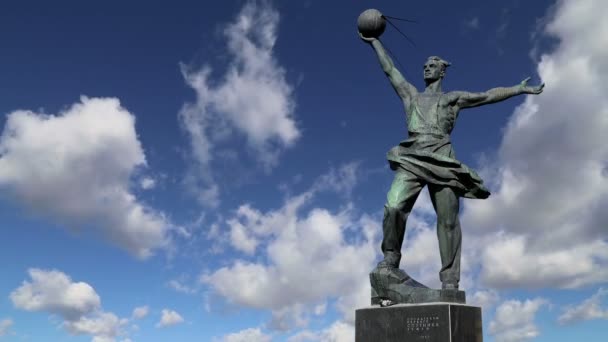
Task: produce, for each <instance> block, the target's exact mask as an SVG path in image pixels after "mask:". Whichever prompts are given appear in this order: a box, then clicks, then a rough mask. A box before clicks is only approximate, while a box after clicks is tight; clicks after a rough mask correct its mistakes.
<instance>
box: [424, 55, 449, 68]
mask: <svg viewBox="0 0 608 342" xmlns="http://www.w3.org/2000/svg"><path fill="white" fill-rule="evenodd" d="M426 61H427V62H435V63H439V65H441V70H443V71H445V70H446V69H447V68H448V67H449V66H450V65H452V63H450V62H448V61H446V60H445V59H443V58H441V57H437V56H430V57H429V58H427V60H426Z"/></svg>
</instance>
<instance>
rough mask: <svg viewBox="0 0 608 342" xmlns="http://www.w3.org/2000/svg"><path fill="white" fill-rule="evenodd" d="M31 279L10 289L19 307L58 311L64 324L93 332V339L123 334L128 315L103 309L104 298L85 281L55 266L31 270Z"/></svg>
mask: <svg viewBox="0 0 608 342" xmlns="http://www.w3.org/2000/svg"><path fill="white" fill-rule="evenodd" d="M28 273H29V275H30V278H31V282H30V281H24V282H23V284H22V285H21V286H20V287H18V288H17V289H15V290H14V291H12V292H11V294H10V299H11V301H12V302H13V305H14V306H15V307H16V308H19V309H22V310H26V311H42V312H48V313H50V314H53V315H58V316H60V317H61V318H62V319H63V323H62V326H63V327H64V328H65V329H66V330H67V331H68V332H69V333H71V334H73V335H83V334H84V335H92V336H93V341H99V342H102V341H112V342H113V341H115V338H116V337H117V336H120V335H122V334H124V332H123V327H124V326H125V325H126V324H127V323H128V320H127V319H120V318H118V317H117V316H116V315H115V314H113V313H111V312H104V311H102V310H101V299H100V298H99V295H98V294H97V292H95V290H94V289H93V287H92V286H91V285H89V284H87V283H84V282H73V281H72V279H71V278H70V277H69V276H68V275H66V274H65V273H63V272H60V271H56V270H41V269H36V268H32V269H29V270H28Z"/></svg>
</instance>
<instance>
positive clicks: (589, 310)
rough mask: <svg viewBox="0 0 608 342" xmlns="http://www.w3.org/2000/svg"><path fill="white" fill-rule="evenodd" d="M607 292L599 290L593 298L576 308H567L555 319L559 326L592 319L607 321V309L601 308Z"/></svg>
mask: <svg viewBox="0 0 608 342" xmlns="http://www.w3.org/2000/svg"><path fill="white" fill-rule="evenodd" d="M606 295H608V290H607V289H604V288H600V289H599V290H598V291H597V292H596V293H595V294H594V295H593V296H591V297H590V298H587V299H585V300H584V301H583V302H582V303H580V304H579V305H576V306H569V307H567V308H566V309H565V310H564V312H563V313H562V314H561V315H560V316H559V318H558V319H557V320H558V322H559V323H560V324H573V323H577V322H580V321H588V320H592V319H606V320H608V307H605V308H602V300H603V299H604V298H605V297H606Z"/></svg>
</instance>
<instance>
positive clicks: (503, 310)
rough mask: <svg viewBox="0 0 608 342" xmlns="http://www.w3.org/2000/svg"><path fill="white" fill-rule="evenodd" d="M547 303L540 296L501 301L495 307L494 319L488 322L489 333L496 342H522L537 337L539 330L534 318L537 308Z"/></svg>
mask: <svg viewBox="0 0 608 342" xmlns="http://www.w3.org/2000/svg"><path fill="white" fill-rule="evenodd" d="M547 304H548V303H547V301H546V300H544V299H542V298H536V299H533V300H526V301H525V302H521V301H518V300H508V301H505V302H503V303H502V304H500V305H499V306H498V308H496V314H495V315H494V319H493V320H492V321H491V322H490V326H489V329H490V334H491V335H493V336H494V337H495V340H496V342H522V341H526V340H530V339H533V338H535V337H537V336H538V335H539V334H540V332H539V330H538V327H537V326H536V324H535V323H534V318H535V316H536V313H537V312H538V310H539V309H540V308H541V307H542V306H543V305H547Z"/></svg>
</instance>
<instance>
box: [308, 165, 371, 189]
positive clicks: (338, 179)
mask: <svg viewBox="0 0 608 342" xmlns="http://www.w3.org/2000/svg"><path fill="white" fill-rule="evenodd" d="M360 173H361V170H360V167H359V163H357V162H350V163H347V164H344V165H342V166H340V167H339V168H337V169H336V168H331V169H330V170H329V172H328V173H327V174H325V175H323V176H321V177H319V179H318V180H317V182H316V183H315V184H314V185H313V189H318V190H332V191H334V192H336V193H338V194H343V195H345V196H350V194H351V192H352V191H353V188H354V187H355V185H356V184H357V183H358V181H359V175H360Z"/></svg>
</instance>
